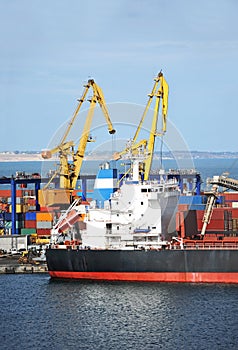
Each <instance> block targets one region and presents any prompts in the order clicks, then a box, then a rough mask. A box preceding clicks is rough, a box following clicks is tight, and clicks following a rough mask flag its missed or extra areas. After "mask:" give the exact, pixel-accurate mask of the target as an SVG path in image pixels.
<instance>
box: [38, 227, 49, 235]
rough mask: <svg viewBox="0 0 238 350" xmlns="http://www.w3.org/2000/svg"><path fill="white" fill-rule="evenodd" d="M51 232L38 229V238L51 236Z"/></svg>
mask: <svg viewBox="0 0 238 350" xmlns="http://www.w3.org/2000/svg"><path fill="white" fill-rule="evenodd" d="M50 232H51V230H50V229H47V228H38V229H37V230H36V233H37V235H38V236H50Z"/></svg>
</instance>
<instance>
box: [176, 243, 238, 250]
mask: <svg viewBox="0 0 238 350" xmlns="http://www.w3.org/2000/svg"><path fill="white" fill-rule="evenodd" d="M171 249H173V250H224V249H225V250H238V245H237V244H223V245H222V244H219V245H213V244H184V245H183V247H181V246H180V245H173V246H172V247H171Z"/></svg>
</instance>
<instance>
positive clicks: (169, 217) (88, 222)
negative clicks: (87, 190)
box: [46, 160, 238, 283]
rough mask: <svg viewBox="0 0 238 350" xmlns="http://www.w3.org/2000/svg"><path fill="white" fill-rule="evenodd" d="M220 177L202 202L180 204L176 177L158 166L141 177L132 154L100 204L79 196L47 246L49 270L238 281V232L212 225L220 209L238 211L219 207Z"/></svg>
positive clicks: (85, 276)
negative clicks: (125, 172)
mask: <svg viewBox="0 0 238 350" xmlns="http://www.w3.org/2000/svg"><path fill="white" fill-rule="evenodd" d="M218 180H219V181H218ZM218 180H217V179H216V182H213V188H212V191H211V193H209V194H207V203H206V204H205V209H204V210H197V208H196V210H189V208H188V207H186V206H185V205H182V204H179V197H180V196H181V191H180V190H179V187H178V183H177V180H176V178H174V179H173V178H172V179H171V178H170V179H168V178H167V176H165V174H164V173H161V174H160V177H159V179H158V180H156V181H155V180H154V181H151V180H148V181H143V180H142V179H141V178H140V177H139V175H138V162H137V161H135V160H134V164H133V172H132V174H131V177H128V178H126V179H125V180H124V182H123V184H122V186H120V188H119V189H118V190H117V191H115V192H113V193H112V194H111V196H110V198H109V199H108V200H106V201H105V202H104V206H103V207H101V208H98V207H96V206H94V205H93V204H92V203H91V204H89V203H86V204H83V203H81V204H78V203H74V204H73V205H72V206H71V207H70V208H69V210H68V211H67V212H66V213H65V214H64V215H63V216H62V217H61V218H60V220H59V221H58V223H57V224H56V225H55V227H54V229H53V230H52V237H51V245H50V247H49V249H47V251H46V259H47V265H48V271H49V274H50V276H51V278H63V279H65V278H66V279H79V280H102V281H143V282H190V283H194V282H195V283H199V282H206V283H208V282H213V283H238V236H237V232H236V231H235V230H232V228H231V230H217V229H216V230H213V231H212V230H211V231H209V229H208V228H209V223H210V220H211V217H212V214H213V215H216V209H217V210H218V212H219V210H220V212H222V215H224V213H226V217H228V216H229V215H228V214H227V212H231V211H232V210H234V211H235V212H236V208H231V207H226V209H224V208H221V207H220V208H215V202H216V201H217V199H218V197H219V195H218V192H217V188H218V186H220V185H221V186H223V185H224V184H221V183H220V182H221V178H219V179H218ZM234 181H235V182H236V180H234ZM234 181H233V180H230V182H229V181H226V186H229V184H230V185H231V183H233V184H234ZM228 182H229V184H228V185H227V183H228ZM234 185H235V186H238V182H236V183H235V184H234ZM180 198H181V197H180ZM187 198H189V197H187ZM190 198H191V200H192V199H193V197H190ZM190 207H192V205H191V204H190ZM197 213H199V214H197ZM201 213H202V217H201ZM235 215H236V214H235ZM200 221H201V223H202V225H201V224H200ZM220 221H222V220H220ZM75 222H77V223H78V226H77V229H78V233H79V235H80V236H77V235H76V233H75V231H74V224H75ZM222 222H223V223H224V222H226V220H223V221H222ZM199 225H200V226H201V229H200V230H198V227H199ZM187 226H188V227H187ZM228 228H229V227H228ZM213 229H214V227H213Z"/></svg>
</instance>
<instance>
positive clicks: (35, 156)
mask: <svg viewBox="0 0 238 350" xmlns="http://www.w3.org/2000/svg"><path fill="white" fill-rule="evenodd" d="M166 153H167V152H164V157H163V158H164V159H171V160H172V159H174V158H177V159H188V158H190V157H188V156H187V155H188V154H186V153H183V152H174V153H173V156H174V158H173V157H171V155H168V154H166ZM190 154H191V156H192V158H193V160H196V159H238V152H198V151H196V152H195V151H191V153H190ZM155 156H157V154H155ZM108 159H113V157H112V154H109V153H104V154H93V155H86V156H85V160H95V161H107V160H108ZM42 161H58V158H57V157H56V156H54V157H52V158H50V159H43V158H42V157H41V154H40V153H29V154H28V153H0V162H42Z"/></svg>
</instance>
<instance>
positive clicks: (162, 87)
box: [114, 72, 169, 180]
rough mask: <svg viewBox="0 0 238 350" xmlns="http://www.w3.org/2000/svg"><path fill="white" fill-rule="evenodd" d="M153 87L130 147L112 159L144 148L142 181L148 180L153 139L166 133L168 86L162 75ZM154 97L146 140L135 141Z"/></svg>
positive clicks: (159, 75)
mask: <svg viewBox="0 0 238 350" xmlns="http://www.w3.org/2000/svg"><path fill="white" fill-rule="evenodd" d="M154 81H155V82H154V85H153V88H152V91H151V93H150V94H149V95H148V96H149V99H148V102H147V104H146V107H145V109H144V112H143V114H142V117H141V120H140V122H139V125H138V127H137V129H136V132H135V135H134V137H133V139H132V141H131V143H130V147H129V148H128V147H126V148H125V149H124V150H123V151H121V152H118V153H116V154H115V155H114V159H116V160H118V159H120V158H121V157H122V156H123V155H125V154H126V153H129V152H132V151H133V153H134V154H136V153H137V152H138V147H141V145H142V144H143V146H144V161H143V162H142V164H141V168H142V169H143V172H144V179H145V180H148V178H149V174H150V169H151V164H152V160H153V155H154V144H155V138H156V137H157V136H162V135H164V133H165V132H166V129H167V112H168V94H169V86H168V84H167V82H166V80H165V78H164V76H163V73H162V72H160V73H159V74H158V75H157V76H156V78H155V79H154ZM154 97H156V101H155V107H154V113H153V119H152V124H151V129H150V134H149V139H148V140H141V141H139V142H138V141H137V139H138V136H139V134H140V131H141V129H142V126H143V123H144V121H145V117H146V115H147V113H148V111H149V109H150V106H151V103H152V100H153V98H154ZM161 101H162V130H161V131H160V132H158V131H157V124H158V114H159V108H160V102H161Z"/></svg>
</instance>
